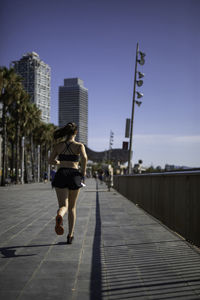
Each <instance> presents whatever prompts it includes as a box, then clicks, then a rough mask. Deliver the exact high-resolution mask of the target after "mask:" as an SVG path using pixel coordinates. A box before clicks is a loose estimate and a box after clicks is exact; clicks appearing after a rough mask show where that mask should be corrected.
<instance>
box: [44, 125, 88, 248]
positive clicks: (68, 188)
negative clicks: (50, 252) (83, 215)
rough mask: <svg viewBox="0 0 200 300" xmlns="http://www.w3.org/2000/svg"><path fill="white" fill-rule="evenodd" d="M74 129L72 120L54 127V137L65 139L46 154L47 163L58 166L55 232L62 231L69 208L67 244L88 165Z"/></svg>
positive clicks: (83, 149) (54, 185) (56, 175)
mask: <svg viewBox="0 0 200 300" xmlns="http://www.w3.org/2000/svg"><path fill="white" fill-rule="evenodd" d="M77 131H78V129H77V125H76V124H75V123H72V122H70V123H67V125H65V126H64V127H62V128H59V129H57V130H56V131H55V132H54V139H55V140H57V139H59V138H65V140H64V141H62V142H59V143H58V144H56V145H55V147H54V149H53V151H52V153H51V155H50V157H49V164H51V165H57V166H58V170H57V172H56V174H55V176H54V179H53V181H52V186H53V187H55V190H56V194H57V198H58V205H59V209H58V211H57V216H56V225H55V231H56V233H57V234H58V235H62V234H63V233H64V227H63V217H64V215H65V214H66V213H67V211H68V224H69V233H68V235H67V243H68V244H71V243H72V240H73V238H74V227H75V222H76V201H77V198H78V195H79V191H80V188H81V187H82V186H84V178H85V175H86V165H87V154H86V151H85V146H84V145H83V144H82V143H78V142H76V141H75V137H76V134H77ZM79 159H80V160H81V171H79Z"/></svg>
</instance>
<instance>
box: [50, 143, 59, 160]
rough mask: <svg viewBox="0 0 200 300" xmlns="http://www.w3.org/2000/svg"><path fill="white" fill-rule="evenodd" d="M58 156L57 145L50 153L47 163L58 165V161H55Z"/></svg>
mask: <svg viewBox="0 0 200 300" xmlns="http://www.w3.org/2000/svg"><path fill="white" fill-rule="evenodd" d="M57 156H58V152H57V145H56V146H55V147H54V149H53V151H52V152H51V155H50V157H49V159H48V163H49V164H50V165H59V164H60V161H59V160H57V159H55V158H56V157H57Z"/></svg>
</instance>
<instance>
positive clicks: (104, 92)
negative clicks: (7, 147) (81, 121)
mask: <svg viewBox="0 0 200 300" xmlns="http://www.w3.org/2000/svg"><path fill="white" fill-rule="evenodd" d="M199 15H200V1H199V0H166V1H165V0H143V1H142V0H140V1H135V0H73V1H72V0H71V1H68V0H57V1H55V0H40V1H38V0H35V1H30V0H26V1H25V0H15V1H11V0H3V1H2V0H1V12H0V31H1V47H0V65H4V66H9V63H10V62H11V61H12V60H18V59H20V58H21V56H22V55H23V54H24V53H26V52H31V51H35V52H37V53H38V54H39V56H40V58H41V59H42V60H43V61H44V62H46V63H48V64H49V65H50V66H51V70H52V81H51V122H52V123H55V124H57V122H58V87H59V86H60V85H63V80H64V78H70V77H79V78H81V79H82V80H84V84H85V87H87V88H88V91H89V147H90V148H92V149H93V150H97V151H100V150H105V149H108V145H109V134H110V130H112V131H113V132H114V145H113V147H114V148H118V147H119V148H120V147H121V145H122V141H125V140H126V139H125V138H124V131H125V119H126V118H128V117H130V116H131V107H132V93H133V80H134V67H135V51H136V43H137V42H139V46H140V50H142V51H144V52H145V53H146V63H145V65H144V66H142V67H140V68H139V70H140V71H142V72H144V73H145V78H144V85H143V87H141V88H140V89H138V90H139V91H141V92H142V93H144V97H143V99H142V101H143V103H142V105H141V106H140V107H139V108H138V107H136V110H135V120H134V136H133V150H134V155H133V161H134V163H135V162H137V160H138V159H142V160H143V162H144V165H145V166H149V165H151V164H153V165H154V166H157V165H161V166H164V165H165V163H169V164H176V165H186V166H200V55H199V54H200V34H199V28H200V18H199Z"/></svg>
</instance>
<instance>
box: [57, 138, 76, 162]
mask: <svg viewBox="0 0 200 300" xmlns="http://www.w3.org/2000/svg"><path fill="white" fill-rule="evenodd" d="M71 144H72V142H71V143H70V144H67V142H66V147H65V148H64V150H63V151H62V152H61V153H60V154H59V155H58V160H60V161H73V162H79V156H80V155H78V154H74V152H73V151H72V149H71V148H70V145H71ZM66 151H69V153H70V154H66Z"/></svg>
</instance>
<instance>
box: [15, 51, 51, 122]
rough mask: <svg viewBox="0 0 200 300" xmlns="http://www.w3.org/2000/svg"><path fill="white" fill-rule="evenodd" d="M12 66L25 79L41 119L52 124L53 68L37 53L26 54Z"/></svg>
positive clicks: (25, 84)
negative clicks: (51, 89) (51, 88)
mask: <svg viewBox="0 0 200 300" xmlns="http://www.w3.org/2000/svg"><path fill="white" fill-rule="evenodd" d="M11 66H12V67H13V68H14V69H15V71H16V73H18V74H19V75H20V76H21V77H22V78H23V85H24V88H25V90H26V91H27V92H28V93H29V94H30V96H31V101H32V102H33V103H35V104H36V105H37V107H38V108H39V109H40V110H41V118H42V121H43V122H45V123H49V122H50V80H51V68H50V67H49V66H48V65H47V64H46V63H44V62H43V61H42V60H41V59H40V57H39V55H38V54H37V53H35V52H31V53H26V54H24V55H23V57H22V58H21V59H20V60H18V61H13V62H12V64H11Z"/></svg>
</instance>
